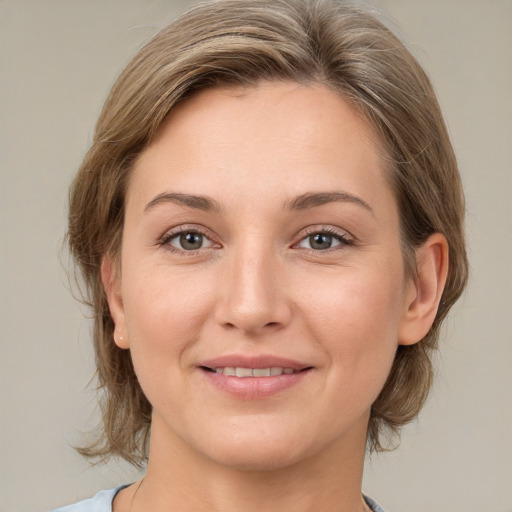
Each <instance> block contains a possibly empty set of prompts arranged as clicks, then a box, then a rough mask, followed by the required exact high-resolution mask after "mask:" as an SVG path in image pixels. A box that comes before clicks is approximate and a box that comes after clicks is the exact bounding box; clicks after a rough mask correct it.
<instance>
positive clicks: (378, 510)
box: [364, 496, 386, 512]
mask: <svg viewBox="0 0 512 512" xmlns="http://www.w3.org/2000/svg"><path fill="white" fill-rule="evenodd" d="M364 501H366V504H367V505H368V506H369V507H370V509H371V510H372V512H386V511H385V510H384V509H383V508H382V507H381V506H380V505H379V504H378V503H377V502H376V501H375V500H372V499H371V498H369V497H368V496H364Z"/></svg>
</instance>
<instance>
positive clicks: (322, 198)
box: [285, 192, 375, 215]
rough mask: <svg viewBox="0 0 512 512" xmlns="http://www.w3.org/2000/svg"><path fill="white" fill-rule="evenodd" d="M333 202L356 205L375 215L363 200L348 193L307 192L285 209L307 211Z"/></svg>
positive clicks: (287, 204) (288, 203) (289, 203)
mask: <svg viewBox="0 0 512 512" xmlns="http://www.w3.org/2000/svg"><path fill="white" fill-rule="evenodd" d="M335 202H342V203H352V204H356V205H359V206H362V207H363V208H365V209H366V210H368V211H369V212H370V213H371V214H372V215H375V214H374V212H373V209H372V207H371V206H370V205H369V204H368V203H367V202H366V201H365V200H364V199H361V198H360V197H358V196H355V195H353V194H349V193H348V192H308V193H306V194H302V195H300V196H298V197H296V198H295V199H293V200H292V201H290V202H287V203H286V205H285V208H286V209H288V210H307V209H309V208H314V207H316V206H322V205H324V204H328V203H335Z"/></svg>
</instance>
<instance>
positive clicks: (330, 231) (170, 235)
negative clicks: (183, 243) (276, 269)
mask: <svg viewBox="0 0 512 512" xmlns="http://www.w3.org/2000/svg"><path fill="white" fill-rule="evenodd" d="M185 233H195V234H199V235H202V236H203V237H205V238H206V239H207V240H208V241H210V242H211V244H212V245H211V246H210V247H202V248H200V249H196V250H189V251H188V250H186V249H178V248H176V247H173V246H172V245H171V244H170V242H171V240H173V239H175V238H177V237H178V236H180V235H183V234H185ZM317 234H324V235H329V236H331V237H332V238H334V239H335V240H336V241H337V242H338V243H339V245H337V246H334V247H329V248H327V249H323V250H322V249H309V248H304V247H303V248H301V249H302V250H304V251H307V252H310V253H314V254H318V253H322V252H332V251H336V250H340V249H343V247H347V246H351V245H354V244H355V242H354V240H353V239H352V238H349V237H348V236H347V234H346V233H341V232H340V231H338V230H337V229H335V228H332V227H322V226H312V227H309V228H306V232H305V234H304V236H302V237H301V238H300V240H299V241H298V242H297V243H294V244H293V246H292V247H293V248H299V247H298V246H299V244H300V243H301V242H303V241H304V240H306V239H307V238H308V237H310V236H313V235H317ZM158 245H159V246H161V247H165V248H166V249H167V250H168V251H171V252H173V253H178V254H183V255H187V256H193V255H196V254H198V253H199V252H200V251H203V250H205V249H210V248H211V247H212V246H215V245H217V247H219V244H216V243H215V242H213V241H212V236H211V235H210V233H209V231H207V230H205V229H202V228H201V227H199V226H190V227H188V226H179V228H176V229H175V230H171V231H168V232H166V233H165V234H164V235H163V236H162V237H161V239H160V240H159V241H158ZM217 247H215V248H217Z"/></svg>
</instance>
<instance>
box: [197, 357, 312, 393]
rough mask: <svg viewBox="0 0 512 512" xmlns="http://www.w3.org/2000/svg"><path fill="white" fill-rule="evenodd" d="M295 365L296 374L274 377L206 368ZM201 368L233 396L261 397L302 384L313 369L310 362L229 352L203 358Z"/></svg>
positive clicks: (208, 376) (293, 366)
mask: <svg viewBox="0 0 512 512" xmlns="http://www.w3.org/2000/svg"><path fill="white" fill-rule="evenodd" d="M221 367H235V368H269V367H281V368H292V369H293V370H294V373H292V374H282V375H275V376H271V377H243V378H241V377H233V376H230V375H223V374H218V373H213V372H212V371H209V370H207V368H210V369H215V368H221ZM198 368H199V370H200V371H201V372H202V374H203V376H204V377H205V379H207V381H208V382H209V384H210V385H212V386H213V387H214V388H215V389H217V390H219V391H221V392H222V393H224V394H227V395H229V396H231V397H233V398H237V399H241V400H261V399H264V398H268V397H270V396H273V395H276V394H278V393H281V392H283V391H285V390H288V389H290V388H292V387H294V386H296V385H297V384H299V383H300V382H301V381H302V380H303V379H304V378H305V377H306V376H307V375H308V374H310V373H311V372H310V370H312V369H313V367H312V366H311V365H308V364H305V363H302V362H300V361H295V360H292V359H286V358H282V357H276V356H272V355H260V356H244V355H226V356H221V357H216V358H213V359H208V360H206V361H202V362H201V363H200V364H199V365H198Z"/></svg>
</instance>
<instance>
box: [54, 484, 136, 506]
mask: <svg viewBox="0 0 512 512" xmlns="http://www.w3.org/2000/svg"><path fill="white" fill-rule="evenodd" d="M125 487H127V486H126V485H122V486H120V487H116V488H115V489H109V490H108V491H100V492H99V493H98V494H96V495H95V496H93V497H92V498H89V499H87V500H83V501H79V502H78V503H75V504H74V505H68V506H66V507H61V508H57V509H55V510H53V511H52V512H112V501H113V500H114V497H115V495H116V494H117V493H118V492H119V491H120V490H121V489H124V488H125Z"/></svg>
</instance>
